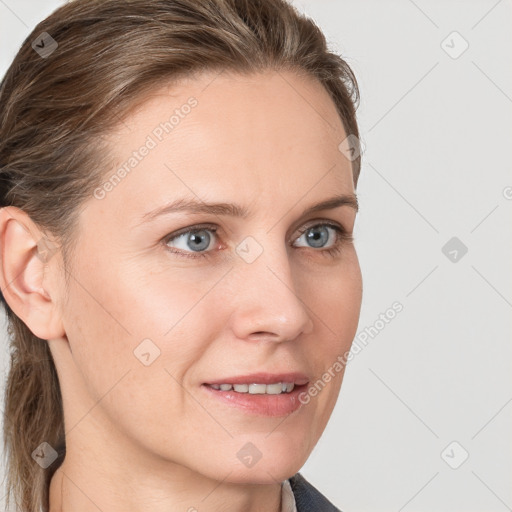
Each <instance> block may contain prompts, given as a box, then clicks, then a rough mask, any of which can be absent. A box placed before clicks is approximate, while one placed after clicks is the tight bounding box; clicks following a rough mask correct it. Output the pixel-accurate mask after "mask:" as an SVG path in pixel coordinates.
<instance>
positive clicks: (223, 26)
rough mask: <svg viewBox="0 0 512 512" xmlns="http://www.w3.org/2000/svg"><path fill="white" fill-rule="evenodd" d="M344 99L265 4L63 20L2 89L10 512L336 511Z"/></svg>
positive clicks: (108, 5)
mask: <svg viewBox="0 0 512 512" xmlns="http://www.w3.org/2000/svg"><path fill="white" fill-rule="evenodd" d="M357 102H358V89H357V83H356V80H355V77H354V76H353V73H352V71H351V70H350V68H349V67H348V65H347V64H346V63H345V61H344V60H343V59H342V58H341V57H340V56H338V55H335V54H333V53H331V52H329V51H328V49H327V47H326V43H325V38H324V36H323V35H322V33H321V32H320V30H319V29H318V27H317V26H316V25H315V24H314V23H313V22H312V21H311V20H309V19H307V18H306V17H304V16H302V15H300V14H299V13H298V12H297V11H296V10H295V9H294V8H293V7H292V6H291V5H289V4H287V3H285V2H284V1H281V0H280V1H276V0H258V1H254V0H250V1H249V0H208V1H204V0H201V1H199V0H154V1H151V2H146V1H143V0H129V1H125V0H123V1H121V0H105V1H102V2H92V1H90V0H75V1H73V2H70V3H68V4H66V5H64V6H63V7H61V8H59V9H58V10H57V11H55V12H54V13H53V14H52V15H51V16H49V17H48V18H47V19H46V20H44V21H43V22H41V23H40V24H39V25H38V26H37V27H36V28H35V29H34V31H33V32H32V34H31V35H30V36H29V37H28V38H27V40H26V41H25V42H24V44H23V45H22V47H21V49H20V51H19V52H18V54H17V56H16V57H15V59H14V61H13V63H12V65H11V66H10V68H9V70H8V72H7V74H6V76H5V78H4V79H3V81H2V84H1V96H0V112H1V119H2V120H1V127H0V169H1V170H0V172H1V178H2V181H1V183H2V188H1V194H0V195H1V205H0V206H2V208H1V210H0V246H1V265H0V285H1V289H2V295H3V296H2V300H3V303H4V306H5V309H6V312H7V315H8V322H9V334H10V336H11V354H12V356H11V367H10V371H9V375H8V381H7V386H6V397H5V404H4V409H5V413H4V443H5V448H6V454H7V470H8V490H9V492H10V494H11V500H12V499H14V501H15V503H16V506H17V510H23V511H39V510H43V511H45V512H46V511H48V510H49V511H51V512H58V511H59V512H60V511H62V512H70V511H73V512H86V511H89V510H91V511H92V510H94V511H97V510H103V511H109V512H118V511H128V510H134V511H135V510H137V511H139V510H140V511H142V510H152V511H160V510H162V511H170V510H173V511H174V510H188V511H194V510H200V511H218V510H230V511H260V510H265V511H276V512H277V511H293V510H296V511H298V512H302V511H305V510H315V511H319V510H320V511H322V510H326V511H327V510H339V509H337V508H336V507H335V506H334V505H333V504H332V503H330V502H329V501H328V500H327V498H325V497H324V496H323V495H322V494H321V493H320V492H319V491H318V490H317V489H315V487H313V486H312V485H311V484H310V483H309V482H308V481H307V480H305V479H304V477H303V476H302V475H301V474H300V473H299V470H300V468H301V467H302V466H303V464H304V462H305V461H306V460H307V458H308V456H309V455H310V453H311V452H312V450H313V448H314V447H315V445H316V443H317V442H318V440H319V438H320V436H321V435H322V432H323V431H324V429H325V426H326V424H327V421H328V420H329V417H330V415H331V413H332V410H333V408H334V405H335V403H336V400H337V397H338V394H339V391H340V386H341V382H342V378H343V372H344V368H345V367H344V364H342V362H340V361H342V358H341V356H342V354H345V353H346V352H347V351H348V350H349V348H350V345H351V343H352V340H353V338H354V335H355V332H356V328H357V323H358V318H359V311H360V306H361V294H362V284H361V273H360V269H359V264H358V259H357V254H356V251H355V248H354V245H353V240H352V232H353V228H354V222H355V216H356V212H357V198H356V195H355V188H356V185H357V180H358V176H359V169H360V156H359V153H360V147H359V142H358V127H357V122H356V118H355V109H356V106H357Z"/></svg>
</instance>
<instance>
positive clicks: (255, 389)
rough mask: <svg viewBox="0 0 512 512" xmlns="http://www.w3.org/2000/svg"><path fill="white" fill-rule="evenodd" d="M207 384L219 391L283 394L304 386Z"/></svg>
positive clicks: (286, 384)
mask: <svg viewBox="0 0 512 512" xmlns="http://www.w3.org/2000/svg"><path fill="white" fill-rule="evenodd" d="M205 385H206V386H208V387H210V388H212V389H216V390H217V391H231V390H233V391H234V392H235V393H247V394H249V395H281V394H283V393H291V392H292V391H293V390H294V389H295V388H303V387H305V386H306V384H303V385H302V386H296V385H295V383H293V382H276V383H273V384H263V383H251V384H227V383H226V384H205Z"/></svg>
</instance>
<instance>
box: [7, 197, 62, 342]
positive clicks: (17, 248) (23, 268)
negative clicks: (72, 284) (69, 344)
mask: <svg viewBox="0 0 512 512" xmlns="http://www.w3.org/2000/svg"><path fill="white" fill-rule="evenodd" d="M45 240H47V239H46V237H45V236H44V235H43V234H42V233H41V231H40V230H39V229H38V228H37V226H36V225H35V224H34V222H33V221H32V220H31V219H30V217H29V216H28V215H27V214H26V213H25V212H24V211H22V210H20V209H19V208H14V207H11V206H8V207H4V208H1V209H0V286H1V287H2V294H3V296H4V298H5V300H6V301H7V303H8V304H9V306H10V308H11V309H12V310H13V312H14V313H15V314H16V315H17V316H18V317H19V318H20V319H21V320H22V321H23V322H24V323H25V324H26V325H27V327H28V328H29V329H30V330H31V331H32V333H33V334H35V335H36V336H37V337H39V338H41V339H46V340H49V339H53V338H55V337H61V336H63V335H64V334H65V333H64V330H63V326H62V322H61V318H60V313H59V310H58V308H57V307H56V302H55V299H56V297H55V294H56V290H55V291H54V290H51V285H52V283H51V282H49V278H48V276H47V275H45V270H48V265H49V264H51V263H56V261H54V262H51V261H50V256H53V255H54V247H55V246H54V245H52V244H51V243H45Z"/></svg>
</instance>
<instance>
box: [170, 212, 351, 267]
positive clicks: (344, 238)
mask: <svg viewBox="0 0 512 512" xmlns="http://www.w3.org/2000/svg"><path fill="white" fill-rule="evenodd" d="M319 227H329V228H332V229H334V230H335V231H336V241H335V242H334V245H333V246H332V247H331V248H329V249H324V250H322V249H318V250H315V248H314V247H311V249H313V250H314V251H315V252H320V253H324V254H327V256H330V257H333V258H334V257H335V256H336V255H338V254H339V253H340V252H341V250H342V245H344V244H345V243H352V242H353V241H354V238H353V236H352V235H351V234H349V233H347V231H346V230H345V229H344V228H343V227H341V226H340V225H338V224H334V223H332V222H328V221H323V222H319V223H318V224H312V225H309V226H307V227H304V228H303V229H302V230H301V231H299V236H298V237H297V238H300V237H301V236H302V235H303V234H304V233H305V232H306V231H309V230H310V229H312V228H319ZM202 230H208V231H212V232H213V233H217V230H218V226H215V225H212V224H206V225H198V226H190V227H187V228H185V229H183V230H180V231H178V232H176V233H171V234H170V235H167V236H166V237H165V238H163V240H162V242H163V243H164V245H165V247H166V249H167V250H168V251H169V252H171V253H172V254H177V255H179V256H184V257H185V258H193V259H197V258H208V257H210V253H211V252H213V251H205V252H197V253H189V252H183V251H179V250H178V251H176V250H172V249H171V248H170V247H168V246H167V244H168V243H169V242H171V241H172V240H174V239H176V238H178V237H180V236H181V235H185V234H187V233H192V232H196V231H202ZM305 248H306V247H300V249H305Z"/></svg>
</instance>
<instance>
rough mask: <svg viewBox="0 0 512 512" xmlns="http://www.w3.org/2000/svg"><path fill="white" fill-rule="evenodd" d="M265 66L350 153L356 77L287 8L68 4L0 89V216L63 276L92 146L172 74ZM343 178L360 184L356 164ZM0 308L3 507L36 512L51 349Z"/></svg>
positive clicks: (93, 170)
mask: <svg viewBox="0 0 512 512" xmlns="http://www.w3.org/2000/svg"><path fill="white" fill-rule="evenodd" d="M43 33H47V34H48V35H49V36H50V37H51V38H49V36H47V35H41V34H43ZM53 41H55V42H53ZM41 49H43V50H41ZM38 50H40V51H38ZM43 51H44V52H46V53H42V52H43ZM265 69H274V70H278V71H279V70H286V69H290V70H293V71H296V72H298V73H302V74H307V75H309V76H312V77H314V78H316V79H317V80H319V81H320V82H321V83H322V84H323V85H324V87H325V89H326V90H327V91H328V93H329V94H330V96H331V97H332V99H333V101H334V104H335V106H336V108H337V111H338V113H339V115H340V118H341V120H342V122H343V125H344V128H345V131H346V133H347V134H350V135H353V136H355V137H353V138H352V141H353V143H355V144H357V148H356V149H357V150H358V151H357V153H356V154H357V155H359V150H360V148H359V142H358V137H359V133H358V127H357V122H356V117H355V111H356V109H357V106H358V103H359V91H358V86H357V82H356V78H355V76H354V74H353V72H352V70H351V69H350V67H349V66H348V64H347V63H346V62H345V61H344V60H343V59H342V58H341V57H340V56H339V55H337V54H335V53H332V52H330V51H329V50H328V48H327V44H326V40H325V37H324V35H323V34H322V32H321V31H320V29H319V28H318V27H317V25H315V23H314V22H313V21H312V20H310V19H308V18H307V17H305V16H304V15H302V14H300V13H299V12H298V11H297V10H296V9H295V8H294V7H293V6H292V5H291V4H289V3H287V2H286V1H285V0H151V1H148V0H103V1H98V0H74V1H71V2H69V3H66V4H65V5H63V6H62V7H60V8H59V9H57V10H56V11H55V12H54V13H53V14H51V15H50V16H49V17H48V18H46V19H45V20H44V21H42V22H41V23H39V24H38V25H37V26H36V27H35V29H34V30H33V31H32V33H31V34H30V35H29V36H28V37H27V39H26V40H25V41H24V42H23V44H22V46H21V48H20V50H19V52H18V53H17V55H16V57H15V59H14V61H13V62H12V64H11V66H10V67H9V69H8V71H7V73H6V75H5V77H4V78H3V80H2V82H1V83H0V207H4V206H15V207H17V208H20V209H21V210H23V211H24V212H26V213H27V214H28V215H29V216H30V218H31V219H32V220H33V222H34V223H35V224H36V225H37V226H39V227H40V228H41V230H42V232H43V233H51V237H52V238H54V239H55V240H58V246H59V248H60V249H61V250H62V257H63V262H64V268H65V269H66V268H68V267H67V265H68V263H69V262H70V261H71V254H72V247H73V242H76V232H75V229H74V228H75V226H76V221H77V217H78V215H79V213H80V207H81V206H82V205H83V204H84V202H85V201H86V200H87V199H90V198H91V196H92V191H93V190H94V189H95V188H96V187H98V186H99V185H100V184H101V183H102V178H103V174H104V170H105V169H107V168H110V167H111V165H112V164H113V160H112V155H111V154H110V153H109V151H108V150H109V148H108V147H107V145H106V144H104V143H103V141H104V139H103V137H104V136H105V135H106V134H108V133H109V130H110V129H113V128H115V127H116V126H117V125H118V123H119V122H120V119H122V117H123V116H124V115H127V113H128V112H129V111H130V109H132V108H133V107H134V106H135V105H136V103H137V102H139V101H141V98H143V97H144V95H145V94H147V93H148V92H151V91H152V90H154V89H156V88H157V87H159V86H162V85H164V84H169V83H170V82H171V81H177V80H178V79H179V78H180V77H189V76H191V75H192V74H194V73H200V72H202V71H215V70H219V71H222V70H226V71H235V72H241V73H252V72H256V71H258V70H265ZM340 142H341V141H340ZM352 170H353V178H354V184H357V180H358V177H359V170H360V156H358V157H357V158H356V159H355V160H353V162H352ZM67 274H68V273H67V272H66V282H67V278H68V276H67ZM0 298H1V301H2V303H3V305H4V307H5V310H6V313H7V320H8V334H9V337H10V368H9V373H8V378H7V381H6V393H5V401H4V432H3V436H4V437H3V439H4V447H5V457H6V471H7V473H6V477H7V503H8V504H9V502H10V501H11V495H12V496H13V497H14V501H15V504H16V510H19V511H22V512H39V511H40V510H43V511H45V512H46V511H47V510H48V509H49V496H48V492H49V483H50V480H51V478H52V476H53V474H54V473H55V470H56V469H57V468H58V467H59V466H60V464H61V463H62V461H63V458H64V456H65V436H64V416H63V409H62V397H61V392H60V387H59V380H58V376H57V372H56V368H55V365H54V362H53V358H52V355H51V352H50V349H49V347H48V344H47V343H46V342H45V340H42V339H40V338H38V337H36V336H35V335H34V334H33V333H32V332H31V331H30V330H29V329H28V327H27V326H26V325H25V324H24V323H23V322H22V321H21V320H20V318H18V317H17V316H16V315H15V314H14V313H13V311H12V310H11V308H10V307H9V305H8V304H7V302H6V301H5V299H4V297H3V295H1V296H0ZM43 442H47V443H48V444H49V445H50V446H51V447H52V448H53V449H55V450H56V451H57V452H58V455H59V456H58V458H57V459H56V460H55V461H54V462H53V463H52V464H51V465H50V466H49V467H48V468H46V469H44V468H42V467H41V466H40V465H39V464H37V463H36V462H35V460H34V458H33V457H32V453H33V452H34V450H35V449H36V448H37V447H38V446H40V445H41V443H43Z"/></svg>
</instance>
